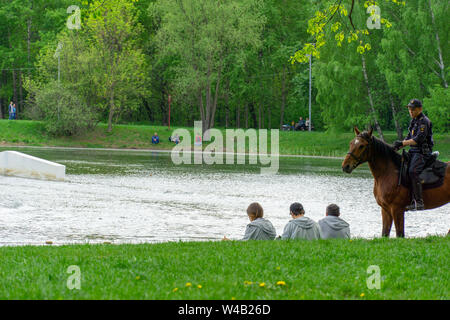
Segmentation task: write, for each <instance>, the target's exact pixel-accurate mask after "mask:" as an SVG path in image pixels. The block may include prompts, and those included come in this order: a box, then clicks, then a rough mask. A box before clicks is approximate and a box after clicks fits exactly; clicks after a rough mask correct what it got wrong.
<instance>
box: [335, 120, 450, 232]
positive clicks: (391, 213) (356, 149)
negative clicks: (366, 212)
mask: <svg viewBox="0 0 450 320" xmlns="http://www.w3.org/2000/svg"><path fill="white" fill-rule="evenodd" d="M355 134H356V137H355V138H354V139H353V140H352V141H351V142H350V150H349V152H348V153H347V156H346V157H345V159H344V162H342V170H344V172H347V173H351V172H352V171H353V170H354V169H355V168H356V167H357V166H359V165H360V164H361V163H364V162H366V161H367V162H368V163H369V167H370V171H371V172H372V175H373V177H374V178H375V183H374V186H373V194H374V196H375V199H376V200H377V203H378V205H379V206H380V207H381V217H382V220H383V230H382V236H384V237H389V234H390V232H391V227H392V221H394V224H395V231H396V234H397V237H404V236H405V232H404V222H405V219H404V214H405V208H406V206H407V205H408V204H410V203H411V197H410V192H409V190H408V189H407V188H405V187H404V186H402V185H400V186H399V185H398V175H399V171H400V166H401V156H400V155H399V154H398V153H397V152H396V151H395V150H394V148H393V147H392V146H390V145H388V144H386V143H384V142H383V141H381V140H379V139H377V138H376V137H374V136H372V129H370V130H369V131H368V132H366V131H365V132H362V133H361V132H359V130H358V128H356V127H355ZM423 200H424V203H425V209H433V208H437V207H440V206H443V205H446V204H447V203H449V202H450V165H449V163H448V162H447V168H446V171H445V178H444V184H443V185H442V186H440V187H438V188H434V189H428V190H424V191H423Z"/></svg>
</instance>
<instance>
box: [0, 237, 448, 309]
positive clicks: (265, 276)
mask: <svg viewBox="0 0 450 320" xmlns="http://www.w3.org/2000/svg"><path fill="white" fill-rule="evenodd" d="M449 249H450V237H437V236H432V237H427V238H416V239H374V240H363V239H352V240H342V239H339V240H319V241H301V240H300V241H247V242H244V241H226V242H170V243H160V244H138V245H136V244H134V245H132V244H125V245H111V244H103V245H67V246H61V247H55V246H24V247H1V248H0V256H1V260H0V299H188V300H189V299H224V300H231V299H237V300H240V299H251V300H253V299H449V298H450V291H449V290H450V273H449V269H448V266H449V265H450V255H449ZM71 265H76V266H78V267H79V268H80V271H81V289H80V290H77V289H73V290H69V289H68V288H67V280H68V278H69V276H70V275H71V274H69V273H67V269H68V267H69V266H71ZM371 265H376V266H379V268H380V276H381V288H380V289H369V288H368V287H367V280H368V277H370V276H372V275H373V274H372V273H368V272H367V269H368V267H369V266H371ZM369 280H370V279H369ZM280 281H282V282H280ZM369 282H370V281H369Z"/></svg>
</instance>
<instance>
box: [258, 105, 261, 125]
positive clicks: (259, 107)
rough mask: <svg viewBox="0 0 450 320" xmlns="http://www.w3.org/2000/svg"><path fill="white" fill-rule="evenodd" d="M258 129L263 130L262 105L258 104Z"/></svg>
mask: <svg viewBox="0 0 450 320" xmlns="http://www.w3.org/2000/svg"><path fill="white" fill-rule="evenodd" d="M258 129H261V104H260V103H259V104H258Z"/></svg>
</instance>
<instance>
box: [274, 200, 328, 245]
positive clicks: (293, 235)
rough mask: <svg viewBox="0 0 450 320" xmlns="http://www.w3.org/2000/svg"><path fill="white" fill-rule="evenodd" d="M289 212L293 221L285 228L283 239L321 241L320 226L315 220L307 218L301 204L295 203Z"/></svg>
mask: <svg viewBox="0 0 450 320" xmlns="http://www.w3.org/2000/svg"><path fill="white" fill-rule="evenodd" d="M289 210H290V215H291V217H292V220H291V221H289V222H288V223H287V224H286V226H285V227H284V231H283V235H282V236H281V239H283V240H288V239H305V240H315V239H320V227H319V225H318V224H317V222H315V221H314V220H312V219H310V218H308V217H305V210H304V209H303V206H302V205H301V204H300V203H298V202H294V203H293V204H291V206H290V208H289Z"/></svg>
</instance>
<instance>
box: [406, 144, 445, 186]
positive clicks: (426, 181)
mask: <svg viewBox="0 0 450 320" xmlns="http://www.w3.org/2000/svg"><path fill="white" fill-rule="evenodd" d="M438 156H439V152H438V151H435V152H433V153H432V154H431V156H430V157H428V159H427V160H426V163H425V168H424V170H423V171H422V173H421V174H420V175H419V179H420V182H421V183H422V188H423V190H426V189H433V188H438V187H440V186H442V185H443V184H444V178H445V171H446V169H447V163H445V162H442V161H439V160H437V157H438ZM410 160H411V159H410V156H409V154H408V153H407V152H405V150H403V153H402V165H401V168H400V172H399V183H398V184H399V185H400V184H401V185H403V186H404V187H406V188H408V189H410V187H411V179H410V178H409V175H408V169H409V164H410Z"/></svg>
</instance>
